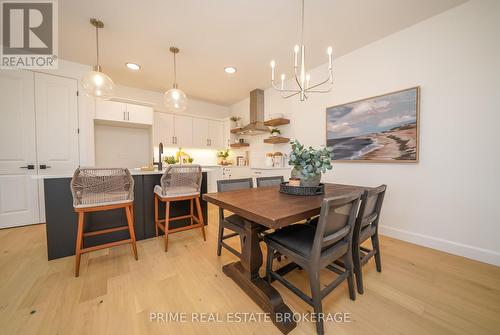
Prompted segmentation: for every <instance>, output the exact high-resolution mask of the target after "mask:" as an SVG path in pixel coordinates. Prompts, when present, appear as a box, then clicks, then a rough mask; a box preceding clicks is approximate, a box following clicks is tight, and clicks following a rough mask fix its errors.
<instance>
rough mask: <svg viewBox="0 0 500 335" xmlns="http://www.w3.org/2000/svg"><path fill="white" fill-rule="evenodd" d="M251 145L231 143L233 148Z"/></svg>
mask: <svg viewBox="0 0 500 335" xmlns="http://www.w3.org/2000/svg"><path fill="white" fill-rule="evenodd" d="M249 146H250V143H231V148H241V147H249Z"/></svg>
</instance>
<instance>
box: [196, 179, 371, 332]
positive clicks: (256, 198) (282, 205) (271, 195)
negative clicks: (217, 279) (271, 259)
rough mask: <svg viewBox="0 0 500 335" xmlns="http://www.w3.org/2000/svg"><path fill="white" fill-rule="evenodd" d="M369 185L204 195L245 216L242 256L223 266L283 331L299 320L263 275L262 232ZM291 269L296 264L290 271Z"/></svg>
mask: <svg viewBox="0 0 500 335" xmlns="http://www.w3.org/2000/svg"><path fill="white" fill-rule="evenodd" d="M365 189H368V187H363V186H354V185H341V184H325V193H324V194H323V195H316V196H296V195H288V194H283V193H280V192H279V186H270V187H257V188H251V189H243V190H235V191H229V192H220V193H207V194H204V195H203V199H204V200H205V201H207V202H209V203H212V204H214V205H216V206H218V207H220V208H223V209H225V210H228V211H230V212H232V213H234V214H237V215H239V216H241V217H242V218H243V219H244V229H243V235H244V236H243V238H241V239H240V240H241V251H242V252H241V257H240V260H239V261H237V262H233V263H230V264H227V265H224V266H223V268H222V270H223V272H224V273H225V274H226V275H227V276H228V277H230V278H231V279H232V280H233V281H234V282H236V284H237V285H238V286H240V288H241V289H242V290H243V291H244V292H245V293H246V294H247V295H248V296H249V297H250V298H252V300H253V301H254V302H255V303H256V304H257V305H258V306H259V307H260V308H261V309H262V310H263V311H264V312H266V313H269V316H270V318H271V320H272V321H273V323H274V325H275V326H276V327H277V328H278V329H279V330H280V331H281V332H282V333H283V334H287V333H289V332H290V331H291V330H292V329H294V328H295V327H296V326H297V324H296V322H295V321H293V318H291V317H288V318H287V317H285V316H286V315H288V316H292V311H291V310H290V308H289V307H288V306H287V305H286V304H285V303H284V302H283V299H282V297H281V295H280V294H279V292H278V291H277V290H276V289H275V288H273V287H272V286H271V285H270V284H269V283H268V282H267V281H266V280H265V278H261V277H260V275H259V269H260V267H261V266H262V264H263V257H262V250H261V248H260V237H259V233H260V232H262V231H264V230H267V229H276V228H281V227H285V226H288V225H291V224H294V223H297V222H299V221H302V220H305V219H307V218H310V217H313V216H315V215H318V214H319V213H320V209H321V203H322V201H323V198H325V197H335V196H342V195H345V194H348V193H351V192H359V191H363V190H365ZM291 269H293V264H292V266H290V267H288V270H287V271H289V270H291ZM285 273H286V272H285ZM286 313H289V314H286Z"/></svg>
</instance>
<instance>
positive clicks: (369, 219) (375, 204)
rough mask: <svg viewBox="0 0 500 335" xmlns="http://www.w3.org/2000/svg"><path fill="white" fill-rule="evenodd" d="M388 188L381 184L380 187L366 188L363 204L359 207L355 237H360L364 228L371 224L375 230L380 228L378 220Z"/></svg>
mask: <svg viewBox="0 0 500 335" xmlns="http://www.w3.org/2000/svg"><path fill="white" fill-rule="evenodd" d="M386 189H387V185H380V186H379V187H376V188H373V189H369V190H365V192H364V193H363V195H362V196H361V205H360V207H359V212H358V217H357V218H356V226H355V238H357V237H358V234H359V232H360V231H361V230H362V229H364V228H366V227H368V226H370V225H371V226H372V227H373V230H374V231H376V230H377V229H378V222H379V219H380V212H381V210H382V203H383V201H384V196H385V190H386Z"/></svg>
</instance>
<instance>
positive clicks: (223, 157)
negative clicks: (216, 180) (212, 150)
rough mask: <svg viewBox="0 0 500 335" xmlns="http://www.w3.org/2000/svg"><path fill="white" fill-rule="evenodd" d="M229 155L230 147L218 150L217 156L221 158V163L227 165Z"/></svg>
mask: <svg viewBox="0 0 500 335" xmlns="http://www.w3.org/2000/svg"><path fill="white" fill-rule="evenodd" d="M228 157H229V149H222V150H218V151H217V158H219V164H220V165H227V158H228Z"/></svg>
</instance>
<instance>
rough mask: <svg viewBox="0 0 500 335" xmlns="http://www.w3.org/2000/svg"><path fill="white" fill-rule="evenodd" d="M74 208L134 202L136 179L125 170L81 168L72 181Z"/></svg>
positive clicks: (77, 170) (74, 174) (76, 171)
mask: <svg viewBox="0 0 500 335" xmlns="http://www.w3.org/2000/svg"><path fill="white" fill-rule="evenodd" d="M71 194H72V196H73V206H74V207H76V208H78V207H91V206H101V205H106V204H110V203H118V202H126V201H133V200H134V179H133V178H132V176H131V175H130V171H129V170H128V169H125V168H83V167H79V168H77V169H76V170H75V172H74V173H73V178H72V179H71Z"/></svg>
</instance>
